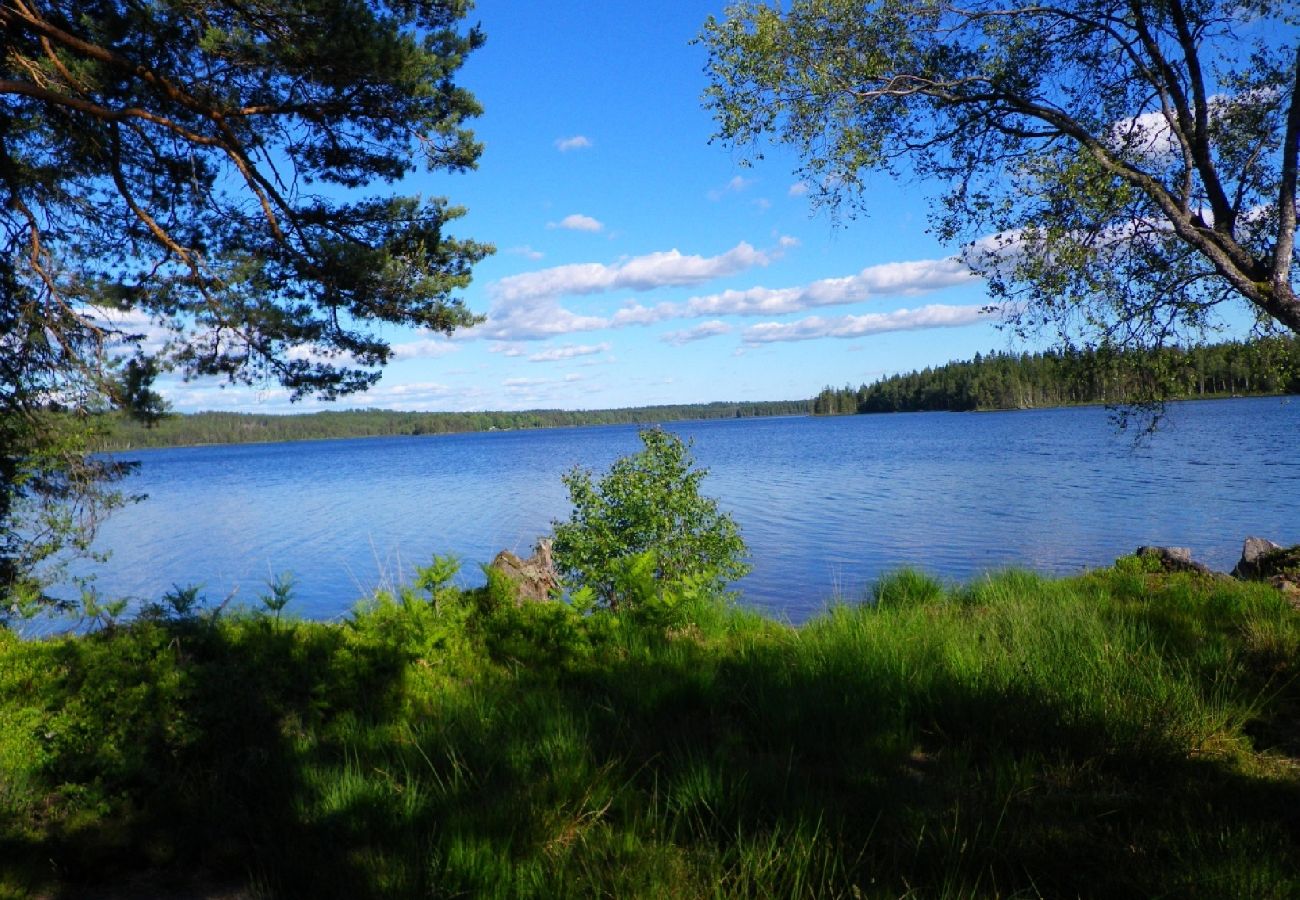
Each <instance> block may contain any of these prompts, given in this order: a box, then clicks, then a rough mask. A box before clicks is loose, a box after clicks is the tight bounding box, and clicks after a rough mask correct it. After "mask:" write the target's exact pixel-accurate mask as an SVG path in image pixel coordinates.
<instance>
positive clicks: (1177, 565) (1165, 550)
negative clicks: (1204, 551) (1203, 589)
mask: <svg viewBox="0 0 1300 900" xmlns="http://www.w3.org/2000/svg"><path fill="white" fill-rule="evenodd" d="M1136 553H1137V555H1138V556H1140V557H1145V558H1148V559H1155V560H1157V561H1158V562H1159V563H1160V569H1161V571H1164V572H1195V573H1196V574H1198V575H1213V574H1214V571H1213V570H1212V569H1211V568H1210V567H1209V566H1207V565H1205V563H1200V562H1197V561H1196V560H1194V559H1192V551H1191V550H1190V549H1189V548H1187V547H1138V548H1137V551H1136Z"/></svg>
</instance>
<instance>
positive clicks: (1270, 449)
mask: <svg viewBox="0 0 1300 900" xmlns="http://www.w3.org/2000/svg"><path fill="white" fill-rule="evenodd" d="M668 427H669V428H670V429H671V430H673V431H675V432H677V433H678V434H681V435H682V436H683V437H688V438H691V439H693V440H694V453H695V456H696V459H697V461H698V462H699V463H700V464H701V465H703V466H706V467H707V468H708V469H709V470H710V474H709V476H708V477H707V478H705V479H704V482H703V490H704V491H705V493H708V494H710V495H711V496H714V497H716V498H718V500H719V501H720V503H721V505H722V507H723V508H724V509H726V510H728V511H730V512H731V513H732V514H733V515H734V516H735V517H736V519H737V521H738V522H739V523H740V526H741V531H742V533H743V535H744V537H745V539H746V541H747V542H748V544H749V547H750V549H751V551H752V554H753V559H752V562H753V566H754V570H753V572H752V573H751V574H750V575H749V576H748V577H746V578H745V579H744V580H743V581H742V582H740V584H739V585H738V586H739V588H740V589H741V591H742V592H743V599H744V602H745V603H747V604H750V605H753V606H757V607H761V608H763V609H765V610H768V611H769V612H772V613H773V614H776V615H778V616H784V617H788V618H790V619H791V620H794V621H799V620H802V619H804V618H806V617H807V616H808V615H810V614H812V613H814V612H816V611H817V610H819V609H821V608H823V607H824V606H825V604H826V602H827V601H828V599H830V598H831V597H832V596H841V597H847V598H850V599H852V598H856V597H860V596H861V595H862V593H863V591H864V590H865V589H866V588H867V587H868V586H869V585H870V583H871V581H872V580H873V579H875V578H876V577H878V576H879V575H880V574H881V573H883V572H886V571H889V570H891V569H895V568H898V567H900V566H904V565H915V566H919V567H921V568H924V569H926V570H927V571H930V572H932V573H935V574H938V575H940V576H943V577H945V578H950V579H956V580H966V579H970V578H972V577H977V576H978V575H979V574H980V573H982V572H985V571H988V570H991V569H997V568H1001V567H1005V566H1012V565H1015V566H1029V567H1033V568H1036V569H1039V570H1042V571H1044V572H1049V573H1055V574H1065V573H1069V572H1073V571H1077V570H1079V569H1081V568H1084V567H1088V566H1098V565H1105V564H1108V563H1109V562H1111V561H1112V560H1113V559H1114V558H1115V557H1117V556H1120V555H1122V554H1124V553H1129V552H1132V550H1133V549H1134V548H1135V547H1137V546H1138V545H1139V544H1172V545H1180V546H1189V547H1191V548H1192V549H1193V551H1194V553H1195V554H1196V556H1197V558H1199V559H1202V560H1204V561H1206V562H1207V563H1209V564H1211V565H1212V566H1215V567H1218V568H1223V569H1229V568H1231V567H1232V565H1233V564H1234V562H1235V561H1236V559H1237V556H1238V555H1239V553H1240V549H1241V542H1242V539H1243V538H1245V537H1246V536H1247V535H1260V536H1263V537H1269V538H1272V539H1274V540H1277V541H1279V542H1285V543H1294V542H1300V515H1298V513H1300V453H1297V443H1296V438H1297V436H1300V403H1296V402H1291V401H1289V400H1286V399H1281V400H1279V399H1276V398H1268V399H1242V400H1227V401H1206V402H1189V403H1179V404H1175V405H1173V406H1171V408H1170V414H1169V418H1168V420H1167V421H1166V423H1165V425H1164V427H1163V428H1162V430H1161V431H1160V432H1159V433H1158V434H1157V435H1156V436H1155V438H1154V439H1153V440H1151V441H1150V442H1149V443H1147V444H1145V445H1141V446H1136V447H1135V446H1134V442H1133V437H1132V435H1130V434H1126V433H1119V432H1117V430H1116V429H1115V427H1114V426H1113V425H1112V424H1111V423H1110V422H1109V421H1108V418H1107V413H1106V411H1105V410H1104V409H1100V408H1091V407H1089V408H1074V409H1057V410H1031V411H1024V412H1003V413H905V414H896V415H876V416H846V417H838V418H806V417H792V418H780V419H741V420H718V421H707V422H690V423H672V424H671V425H669V426H668ZM639 447H640V443H639V441H638V440H637V436H636V428H634V427H632V426H604V427H592V428H565V429H548V430H537V431H517V432H491V433H484V434H466V435H442V436H423V437H409V438H407V437H399V438H366V439H359V440H340V441H313V442H302V443H291V444H260V445H241V446H220V447H196V448H181V449H168V450H153V451H142V452H139V453H135V454H127V458H134V459H138V460H140V462H141V463H142V466H141V468H140V471H139V473H138V474H137V475H135V476H134V477H133V478H132V479H131V482H130V484H129V485H128V487H129V489H131V490H138V491H143V492H145V493H147V494H148V495H149V499H148V500H146V501H145V502H143V503H141V504H138V505H136V506H134V507H131V508H129V509H126V510H124V511H122V512H120V513H118V514H115V515H114V516H113V517H112V518H111V519H110V520H109V522H108V523H107V524H106V525H105V527H104V528H103V530H102V531H101V543H100V546H101V547H104V548H108V549H111V550H112V552H113V556H112V559H111V561H110V562H109V563H108V564H107V565H106V566H105V567H103V568H102V570H101V571H102V574H101V575H100V577H99V580H98V586H99V588H100V590H101V591H102V592H104V593H105V594H109V595H116V596H131V597H135V598H156V597H158V596H159V595H160V594H161V593H162V592H163V591H165V590H167V589H168V588H169V587H171V586H172V585H173V584H178V585H188V584H200V585H201V586H202V587H203V591H204V593H205V594H206V595H207V596H208V597H209V598H210V599H216V600H219V599H221V598H223V597H225V596H226V595H227V594H228V593H229V592H231V591H237V592H238V593H237V594H236V598H237V599H238V600H241V601H244V602H251V603H255V602H256V597H257V595H258V594H259V593H260V592H262V591H264V590H265V583H266V581H267V579H268V578H269V577H270V576H271V575H272V574H274V573H278V572H283V571H290V572H292V573H293V575H294V577H295V579H296V584H297V588H296V594H295V600H294V602H293V604H292V606H291V607H290V609H291V610H296V611H297V613H298V614H299V615H302V616H306V617H313V618H333V617H336V616H340V615H342V614H344V613H346V611H347V610H348V609H349V608H350V607H351V605H352V604H353V603H354V602H355V601H356V600H357V599H358V598H359V597H361V596H362V595H363V594H365V593H366V592H367V591H369V590H371V589H373V588H374V587H375V586H376V585H378V584H382V583H391V582H394V581H397V580H400V579H402V578H404V577H407V576H409V574H410V572H411V570H412V568H413V566H415V565H417V564H421V563H424V562H426V561H427V560H428V559H429V557H430V555H431V554H433V553H454V554H456V555H457V556H458V557H460V558H461V559H462V560H463V561H464V564H465V565H464V574H463V579H464V581H465V582H466V583H478V582H481V580H482V576H481V574H480V573H479V571H478V564H479V563H482V562H487V561H489V560H490V559H491V558H492V557H493V556H494V555H495V554H496V552H497V551H499V550H501V549H504V548H508V549H511V550H514V551H516V552H519V553H521V554H526V553H527V552H529V549H530V547H531V545H532V544H533V542H534V541H535V540H536V538H537V537H538V536H539V535H542V534H544V533H546V532H547V531H548V530H549V528H550V523H551V521H552V520H554V519H557V518H563V517H565V516H566V515H567V513H568V500H567V496H566V493H565V490H564V487H563V485H562V484H561V482H560V476H561V475H562V474H563V473H564V472H565V471H566V470H567V469H569V468H571V467H572V466H574V465H582V466H587V467H590V468H594V469H596V470H603V469H604V468H606V467H607V466H608V465H609V463H610V462H611V461H612V460H614V459H615V458H617V457H618V456H621V455H624V454H627V453H631V452H634V451H635V450H637V449H638V448H639Z"/></svg>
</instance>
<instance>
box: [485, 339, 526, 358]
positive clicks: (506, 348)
mask: <svg viewBox="0 0 1300 900" xmlns="http://www.w3.org/2000/svg"><path fill="white" fill-rule="evenodd" d="M488 352H489V353H500V354H501V355H502V356H523V355H524V348H523V347H521V346H519V345H518V344H514V343H506V342H503V341H497V342H495V343H493V344H492V345H491V346H489V347H488Z"/></svg>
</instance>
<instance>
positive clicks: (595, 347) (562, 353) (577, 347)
mask: <svg viewBox="0 0 1300 900" xmlns="http://www.w3.org/2000/svg"><path fill="white" fill-rule="evenodd" d="M607 352H609V343H608V342H604V343H600V344H569V345H567V346H564V347H552V348H551V349H549V350H543V351H542V352H540V353H534V354H533V355H532V356H530V357H528V361H529V362H557V361H559V360H565V359H576V358H577V357H579V356H595V355H596V354H598V353H607Z"/></svg>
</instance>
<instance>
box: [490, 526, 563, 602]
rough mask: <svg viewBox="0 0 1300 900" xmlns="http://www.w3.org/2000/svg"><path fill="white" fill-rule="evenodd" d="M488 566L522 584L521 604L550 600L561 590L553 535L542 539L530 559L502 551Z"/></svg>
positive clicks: (519, 586)
mask: <svg viewBox="0 0 1300 900" xmlns="http://www.w3.org/2000/svg"><path fill="white" fill-rule="evenodd" d="M488 568H490V569H495V570H496V571H498V572H500V573H501V574H502V575H505V576H506V577H507V578H509V579H510V580H511V581H513V582H514V583H515V584H516V585H517V586H518V588H519V593H518V594H517V595H516V600H517V601H518V602H519V603H523V602H524V601H525V600H527V601H530V602H534V603H536V602H538V601H540V600H550V599H551V598H552V597H553V596H554V595H556V594H557V593H559V591H560V575H559V573H558V572H556V571H555V562H554V560H553V559H552V558H551V539H550V538H542V539H541V540H540V541H538V542H537V547H536V548H534V551H533V555H532V556H530V557H528V558H527V559H520V558H519V557H518V556H516V555H515V554H513V553H511V552H510V551H509V550H502V551H501V552H500V553H498V554H497V555H496V559H494V560H492V564H491V565H490V566H488Z"/></svg>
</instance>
